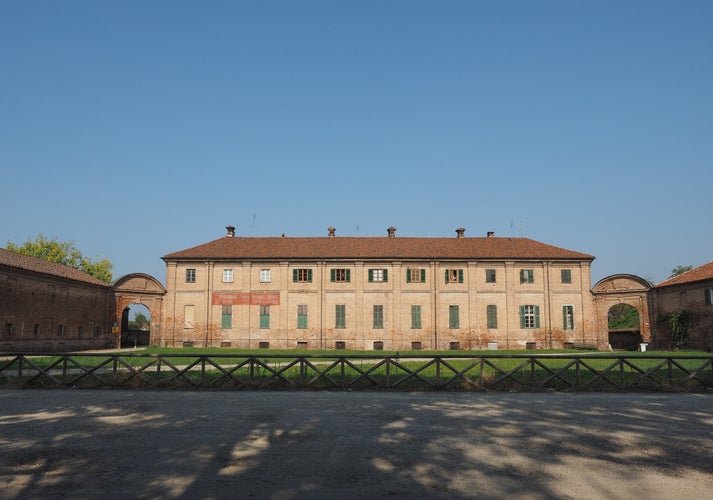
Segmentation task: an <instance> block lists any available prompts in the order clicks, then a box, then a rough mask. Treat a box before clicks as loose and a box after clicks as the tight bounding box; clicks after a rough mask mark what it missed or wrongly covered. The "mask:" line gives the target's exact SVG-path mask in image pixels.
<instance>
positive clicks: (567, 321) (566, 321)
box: [562, 306, 574, 330]
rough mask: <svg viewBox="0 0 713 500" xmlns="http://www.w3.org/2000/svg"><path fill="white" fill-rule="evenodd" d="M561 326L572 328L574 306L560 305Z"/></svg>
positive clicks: (567, 328) (566, 328)
mask: <svg viewBox="0 0 713 500" xmlns="http://www.w3.org/2000/svg"><path fill="white" fill-rule="evenodd" d="M562 327H563V328H564V329H565V330H574V306H562Z"/></svg>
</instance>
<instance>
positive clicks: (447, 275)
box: [446, 269, 449, 283]
mask: <svg viewBox="0 0 713 500" xmlns="http://www.w3.org/2000/svg"><path fill="white" fill-rule="evenodd" d="M448 271H449V269H446V283H448Z"/></svg>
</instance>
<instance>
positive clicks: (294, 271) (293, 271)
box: [292, 269, 298, 283]
mask: <svg viewBox="0 0 713 500" xmlns="http://www.w3.org/2000/svg"><path fill="white" fill-rule="evenodd" d="M297 279H298V277H297V269H293V270H292V282H293V283H297Z"/></svg>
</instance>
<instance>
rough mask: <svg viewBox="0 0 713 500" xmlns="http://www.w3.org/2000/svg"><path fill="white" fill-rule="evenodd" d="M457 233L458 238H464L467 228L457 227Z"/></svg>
mask: <svg viewBox="0 0 713 500" xmlns="http://www.w3.org/2000/svg"><path fill="white" fill-rule="evenodd" d="M456 234H457V235H458V236H456V238H463V237H464V236H465V228H464V227H459V228H458V229H456Z"/></svg>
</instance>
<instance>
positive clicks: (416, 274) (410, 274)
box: [406, 268, 426, 283]
mask: <svg viewBox="0 0 713 500" xmlns="http://www.w3.org/2000/svg"><path fill="white" fill-rule="evenodd" d="M425 282H426V270H425V269H418V268H409V269H406V283H425Z"/></svg>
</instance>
